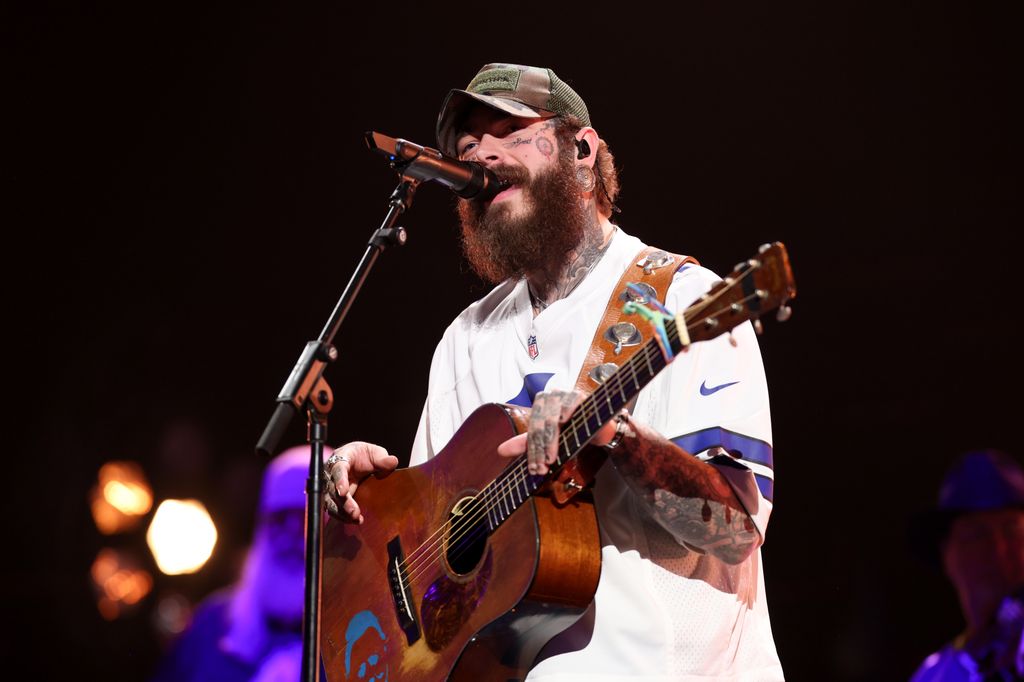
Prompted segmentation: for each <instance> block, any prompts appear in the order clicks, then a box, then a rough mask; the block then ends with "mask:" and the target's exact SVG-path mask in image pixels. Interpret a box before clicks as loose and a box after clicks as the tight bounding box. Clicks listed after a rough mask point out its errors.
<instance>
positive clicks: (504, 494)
mask: <svg viewBox="0 0 1024 682" xmlns="http://www.w3.org/2000/svg"><path fill="white" fill-rule="evenodd" d="M755 269H757V266H752V267H750V268H748V269H747V270H745V271H744V272H743V273H741V274H740V275H739V276H738V277H734V278H732V279H733V281H732V282H730V283H729V285H727V286H726V287H724V288H723V289H722V290H721V291H719V292H715V294H714V295H712V296H709V297H708V298H707V299H704V300H702V301H700V302H699V303H698V304H694V305H693V306H691V308H690V309H688V310H686V311H684V318H683V319H684V321H686V322H687V325H686V326H687V329H688V330H689V329H691V328H694V327H696V326H697V325H699V324H701V323H704V322H705V321H706V320H707V319H711V318H714V317H717V316H718V315H720V314H722V313H723V312H725V311H726V310H728V309H727V308H722V309H720V310H719V311H718V312H716V313H715V314H713V315H708V316H706V317H703V318H701V319H700V320H697V321H695V322H693V323H692V324H691V323H690V321H689V319H687V318H686V313H690V312H695V313H696V312H700V311H701V310H703V309H705V308H707V307H708V306H709V305H711V304H712V303H714V302H715V301H717V299H718V298H720V297H721V296H722V295H723V294H724V293H725V292H726V291H729V290H732V289H733V288H734V287H735V285H736V284H737V283H739V282H740V281H742V280H743V279H744V278H746V277H747V276H749V275H750V274H751V273H753V272H754V271H755ZM756 297H757V294H756V293H755V294H752V295H749V296H747V297H745V298H743V299H740V301H738V303H745V302H747V301H749V300H751V299H752V298H756ZM668 336H669V338H670V340H678V339H679V335H678V329H676V327H675V325H672V327H671V329H670V330H669V333H668ZM673 337H674V338H673ZM651 351H655V353H654V358H657V357H658V356H659V355H661V356H662V358H664V356H663V355H662V353H661V350H660V348H658V347H657V343H656V342H655V343H651V342H648V344H645V346H644V348H643V349H641V350H640V351H638V352H637V353H636V354H635V355H634V356H633V357H632V358H630V361H628V362H627V363H626V365H623V369H625V368H626V367H627V366H628V367H629V368H630V369H631V370H632V373H633V383H634V384H635V385H636V387H637V389H638V390H639V388H640V385H639V382H638V381H637V373H636V369H637V368H636V365H637V364H639V363H636V362H635V358H637V357H639V356H642V357H643V360H644V361H645V362H647V364H648V365H649V366H650V365H651V360H652V359H654V358H651V357H649V356H650V355H651ZM660 369H661V368H659V370H658V371H660ZM624 377H625V373H624V372H618V371H617V372H615V374H613V375H612V376H611V377H609V381H610V380H611V379H612V378H614V379H615V380H616V383H618V385H619V392H620V393H621V394H623V395H624V393H623V388H624V386H623V384H622V379H623V378H624ZM652 378H653V375H652ZM609 381H606V382H605V383H603V384H602V385H601V386H600V387H598V390H596V391H594V393H592V394H591V396H589V397H588V400H587V401H585V402H584V404H583V405H581V406H580V407H581V408H583V409H581V410H577V412H576V413H574V414H573V416H572V417H571V418H570V420H569V421H568V422H567V423H566V426H570V427H573V432H574V434H573V435H574V436H575V434H576V433H578V432H579V429H580V428H581V427H583V428H584V429H585V430H586V431H588V432H589V430H590V429H589V427H588V426H587V425H586V421H587V420H588V419H589V418H590V417H592V416H595V415H596V416H598V418H600V413H599V411H598V410H599V407H598V404H599V400H597V399H596V398H597V394H598V393H599V392H601V389H603V388H604V387H606V386H609ZM605 393H607V391H605ZM589 398H595V399H594V400H590V399H589ZM604 399H605V401H607V400H608V396H605V397H604ZM591 404H592V406H593V407H592V409H591ZM578 415H579V416H578ZM598 428H600V427H598ZM566 433H567V432H566V431H564V430H563V433H562V434H561V438H560V441H561V443H562V444H563V445H564V446H565V449H566V451H567V452H568V453H570V457H571V453H572V449H571V448H570V447H569V444H568V440H567V437H566ZM592 436H593V434H590V435H589V436H588V437H587V439H586V440H589V438H590V437H592ZM576 440H577V442H579V439H578V437H577V438H576ZM586 440H584V441H583V443H584V444H585V443H586ZM580 447H582V445H581V446H580ZM524 464H525V460H522V459H520V460H518V461H517V463H516V464H514V465H512V466H510V467H507V468H506V469H505V470H504V471H503V472H502V473H501V474H499V476H498V477H497V478H496V479H495V480H493V481H491V482H490V483H489V484H488V485H487V486H485V488H484V489H483V490H482V491H481V493H482V494H481V496H480V497H478V498H477V499H476V500H475V501H476V502H477V504H476V505H475V509H474V510H473V512H471V513H470V514H469V515H463V516H459V517H457V518H456V519H454V520H448V521H446V522H445V524H443V525H442V526H441V527H440V528H439V529H438V530H437V531H435V532H434V533H433V535H432V536H431V537H429V538H427V540H426V541H424V543H422V544H421V545H420V546H419V547H418V548H417V549H416V550H414V551H413V552H412V553H410V555H409V557H408V558H407V559H406V561H405V562H403V564H404V566H405V568H406V571H407V572H409V573H410V577H409V578H408V583H409V584H411V583H412V582H413V580H416V579H418V578H419V577H420V575H422V571H421V570H420V569H421V567H422V566H423V561H427V562H428V565H430V564H432V563H433V558H434V556H435V555H436V554H437V553H436V552H435V551H434V550H436V549H437V545H438V542H442V544H443V540H444V536H443V535H442V534H444V533H445V531H446V530H451V531H455V532H454V533H453V534H451V535H452V537H450V539H449V544H453V543H457V542H458V541H460V540H461V539H463V538H464V537H465V536H466V535H467V534H468V533H469V532H470V531H472V530H473V529H474V528H478V526H477V523H478V522H479V521H480V520H481V519H482V517H483V516H485V515H486V514H489V513H490V512H491V511H492V510H494V509H496V508H498V504H497V503H496V500H497V501H503V500H505V499H508V493H510V492H511V491H512V490H513V488H518V486H519V484H521V483H523V482H524V481H525V480H526V477H527V476H528V475H529V474H528V472H527V471H526V468H525V467H524V466H523V465H524ZM558 464H559V465H561V463H560V462H558ZM515 469H518V470H515ZM495 484H499V485H497V486H496V485H495ZM528 496H529V493H528ZM520 503H521V502H520ZM505 506H506V508H507V507H509V505H507V504H506V505H505ZM512 511H514V509H513V510H512ZM474 512H475V513H474ZM509 513H511V512H509ZM502 520H504V519H502ZM460 522H461V523H460ZM448 526H451V528H447V527H448ZM438 535H441V537H440V538H437V540H435V541H434V542H433V543H431V542H430V541H431V539H434V538H435V537H436V536H438ZM427 543H430V546H429V547H426V545H427ZM463 551H464V550H463ZM460 553H461V552H460ZM414 557H415V558H414ZM420 557H422V560H421V559H420ZM414 562H415V565H414Z"/></svg>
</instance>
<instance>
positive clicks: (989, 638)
mask: <svg viewBox="0 0 1024 682" xmlns="http://www.w3.org/2000/svg"><path fill="white" fill-rule="evenodd" d="M911 543H912V547H913V549H914V550H915V552H916V553H917V554H918V555H919V556H920V557H921V558H922V559H924V560H925V561H927V562H928V563H929V564H931V565H933V566H941V567H942V569H943V571H944V572H945V574H946V577H947V578H948V579H949V581H950V582H951V583H952V585H953V588H954V589H955V590H956V593H957V597H958V599H959V601H960V610H961V612H962V613H963V617H964V621H965V624H966V627H965V629H964V631H963V632H961V633H960V634H959V635H957V636H956V637H955V638H953V640H952V641H950V642H949V643H947V644H946V645H945V646H944V647H943V648H942V649H940V650H939V651H937V652H935V653H933V654H932V655H930V656H929V657H928V658H926V659H925V660H924V662H923V663H922V664H921V666H920V667H919V668H918V669H917V672H916V673H914V676H913V677H912V678H911V680H912V682H975V681H977V682H982V681H984V682H989V681H991V680H1021V679H1024V660H1022V650H1021V643H1022V642H1021V633H1022V626H1024V468H1022V467H1021V465H1020V463H1018V462H1017V461H1016V460H1015V459H1014V458H1013V457H1011V456H1009V455H1008V454H1006V453H1004V452H999V451H997V450H982V451H976V452H968V453H966V454H965V455H962V456H961V457H960V458H959V459H957V460H956V461H955V462H954V463H953V465H952V466H951V467H950V469H949V471H948V472H947V473H946V476H945V478H944V479H943V483H942V487H941V488H940V490H939V500H938V505H937V507H936V508H935V509H933V510H931V511H929V512H927V513H926V514H923V515H921V516H919V517H917V518H916V519H915V520H914V522H913V524H912V526H911Z"/></svg>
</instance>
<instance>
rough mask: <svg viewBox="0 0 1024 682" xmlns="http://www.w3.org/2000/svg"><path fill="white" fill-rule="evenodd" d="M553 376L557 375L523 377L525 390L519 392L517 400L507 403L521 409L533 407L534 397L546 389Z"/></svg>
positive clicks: (536, 373)
mask: <svg viewBox="0 0 1024 682" xmlns="http://www.w3.org/2000/svg"><path fill="white" fill-rule="evenodd" d="M553 376H555V375H554V373H552V372H534V373H533V374H527V375H526V376H525V377H523V390H521V391H519V395H517V396H516V397H515V398H512V400H509V401H506V402H508V403H509V404H511V405H519V406H520V407H533V398H534V396H536V395H537V394H538V393H540V392H541V391H543V390H544V387H545V386H547V385H548V381H550V380H551V377H553Z"/></svg>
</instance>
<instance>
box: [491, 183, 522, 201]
mask: <svg viewBox="0 0 1024 682" xmlns="http://www.w3.org/2000/svg"><path fill="white" fill-rule="evenodd" d="M518 191H519V185H516V184H510V185H508V186H507V187H505V189H503V190H501V191H500V192H498V193H497V194H495V195H494V198H493V199H491V203H492V204H496V203H498V202H499V201H504V200H506V199H508V198H509V197H511V196H512V195H513V194H514V193H516V192H518Z"/></svg>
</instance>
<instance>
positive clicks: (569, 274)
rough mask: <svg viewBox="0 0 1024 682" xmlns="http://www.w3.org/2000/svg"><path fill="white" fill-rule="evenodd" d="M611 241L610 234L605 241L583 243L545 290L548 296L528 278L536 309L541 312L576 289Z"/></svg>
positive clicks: (532, 301)
mask: <svg viewBox="0 0 1024 682" xmlns="http://www.w3.org/2000/svg"><path fill="white" fill-rule="evenodd" d="M612 234H614V232H613V233H612ZM611 241H612V240H611V236H610V235H609V238H608V239H606V240H605V241H604V242H603V243H602V242H600V241H598V242H597V243H593V242H591V243H589V244H583V245H582V246H581V248H580V250H579V251H578V252H577V253H576V255H575V257H574V258H573V259H572V261H571V262H570V263H569V265H568V266H567V267H566V269H565V271H564V272H563V273H562V274H561V276H560V277H558V278H557V279H556V280H555V281H554V282H552V283H551V284H550V285H549V286H548V287H547V291H546V292H545V293H546V294H547V297H542V296H540V295H538V294H537V293H535V292H534V290H533V284H531V282H530V280H529V279H527V280H526V290H527V292H529V294H530V302H531V303H532V304H533V308H534V310H536V311H537V312H538V313H539V312H541V311H542V310H544V309H546V308H547V307H548V306H549V305H551V304H552V303H554V302H555V301H557V300H559V299H562V298H566V297H567V296H568V295H569V294H571V293H572V292H573V291H575V290H576V287H578V286H579V285H580V283H582V282H583V280H585V279H586V278H587V275H589V274H590V273H591V272H592V271H593V270H594V268H595V267H596V266H597V264H598V262H600V260H601V256H603V255H604V254H605V252H606V251H607V250H608V245H609V244H611ZM545 298H550V300H545Z"/></svg>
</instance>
